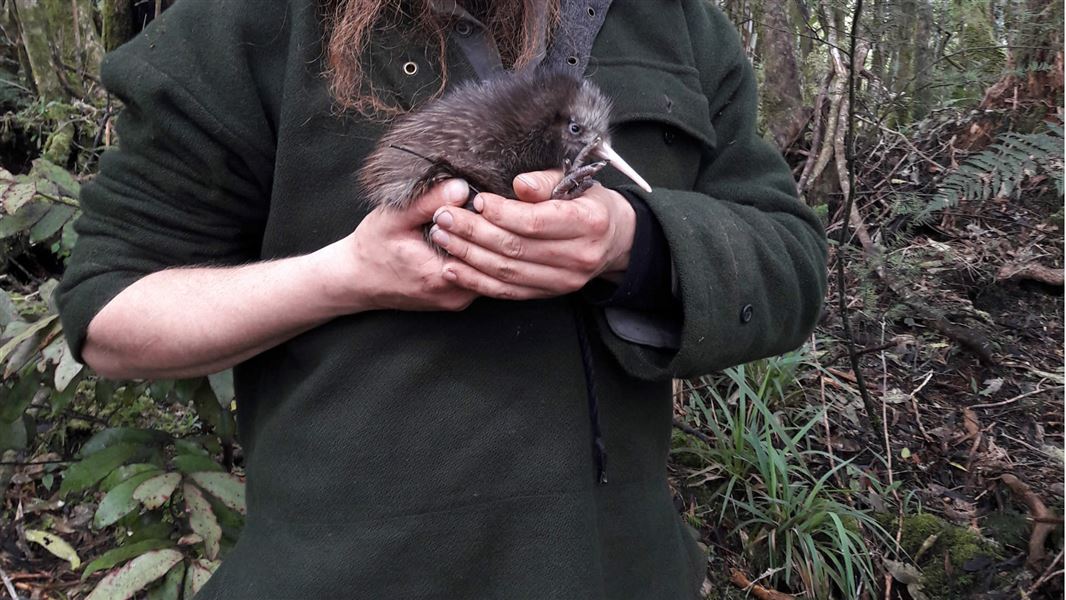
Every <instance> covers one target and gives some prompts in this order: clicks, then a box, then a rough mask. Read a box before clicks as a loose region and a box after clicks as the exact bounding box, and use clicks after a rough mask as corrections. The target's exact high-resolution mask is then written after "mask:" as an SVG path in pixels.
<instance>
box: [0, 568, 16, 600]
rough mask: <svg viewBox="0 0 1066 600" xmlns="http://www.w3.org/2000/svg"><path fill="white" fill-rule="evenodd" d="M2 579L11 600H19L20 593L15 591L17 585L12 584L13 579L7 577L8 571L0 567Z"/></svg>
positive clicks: (0, 577)
mask: <svg viewBox="0 0 1066 600" xmlns="http://www.w3.org/2000/svg"><path fill="white" fill-rule="evenodd" d="M0 579H3V580H4V587H5V588H7V593H8V594H10V595H11V600H19V595H18V592H16V591H15V584H13V583H11V578H10V577H8V576H7V571H5V570H4V568H3V567H0Z"/></svg>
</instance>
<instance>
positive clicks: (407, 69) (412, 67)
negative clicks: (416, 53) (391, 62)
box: [403, 60, 418, 75]
mask: <svg viewBox="0 0 1066 600" xmlns="http://www.w3.org/2000/svg"><path fill="white" fill-rule="evenodd" d="M403 72H404V73H405V74H407V75H414V74H415V73H417V72H418V63H416V62H414V61H410V60H409V61H407V62H405V63H403Z"/></svg>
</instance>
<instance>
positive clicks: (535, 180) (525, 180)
mask: <svg viewBox="0 0 1066 600" xmlns="http://www.w3.org/2000/svg"><path fill="white" fill-rule="evenodd" d="M562 178H563V172H562V171H561V170H560V169H552V170H550V171H533V172H530V173H522V174H520V175H519V176H518V177H515V178H514V182H512V186H513V187H514V193H515V198H516V199H518V200H521V201H523V202H544V201H546V200H551V199H552V190H554V189H555V186H557V185H559V181H561V180H562Z"/></svg>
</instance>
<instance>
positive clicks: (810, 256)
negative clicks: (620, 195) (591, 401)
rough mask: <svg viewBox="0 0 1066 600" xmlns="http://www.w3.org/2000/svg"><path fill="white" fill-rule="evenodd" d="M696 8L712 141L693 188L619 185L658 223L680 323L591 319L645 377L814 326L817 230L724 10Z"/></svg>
mask: <svg viewBox="0 0 1066 600" xmlns="http://www.w3.org/2000/svg"><path fill="white" fill-rule="evenodd" d="M701 4H707V3H701ZM700 12H701V14H699V15H696V18H694V19H692V21H690V27H691V28H692V33H691V35H692V39H693V46H694V54H695V57H696V62H697V66H698V68H699V70H700V73H701V75H700V79H701V83H702V86H703V92H704V94H705V95H706V97H707V99H708V101H709V103H710V114H711V115H712V125H713V128H714V132H713V133H714V135H715V136H716V138H717V141H718V144H717V148H715V149H714V150H713V151H710V152H705V155H704V158H703V160H702V162H701V165H700V170H699V174H698V177H697V183H696V185H695V186H694V189H692V190H671V189H661V188H655V189H654V191H653V192H651V193H646V192H644V191H643V190H641V189H639V188H637V187H635V186H621V187H619V190H620V191H624V192H626V193H629V194H633V195H635V196H638V197H639V198H641V199H642V200H644V202H645V203H646V204H647V206H648V207H649V208H650V209H651V210H652V212H653V213H654V214H655V217H656V218H657V219H658V221H659V223H660V224H661V225H662V229H663V232H664V234H665V235H666V239H667V242H668V244H669V247H670V254H671V256H672V259H673V267H674V274H675V277H676V281H677V284H678V285H677V289H676V291H675V293H676V294H677V295H678V296H679V297H680V301H681V302H680V304H681V315H680V319H674V320H671V319H667V320H666V325H665V326H666V327H675V328H676V329H677V331H674V332H669V333H670V335H667V336H665V337H667V338H671V339H672V340H673V343H671V344H668V345H669V346H672V347H666V348H663V347H653V346H650V345H646V344H638V343H633V342H630V341H627V340H626V339H623V338H622V337H620V336H619V335H618V333H617V332H616V328H612V326H611V324H610V323H609V320H610V319H607V318H604V317H601V318H600V331H601V332H602V336H603V338H604V341H605V343H606V344H607V346H608V347H609V348H610V349H611V351H612V352H613V353H614V355H615V356H616V357H617V359H618V360H619V362H620V363H621V364H622V366H623V367H624V368H626V370H627V371H629V372H630V373H631V374H633V375H634V376H637V377H640V378H644V379H666V378H670V377H693V376H698V375H702V374H706V373H709V372H713V371H717V370H720V369H723V368H726V367H729V366H733V365H737V364H741V363H744V362H748V361H752V360H755V359H758V358H763V357H767V356H772V355H775V354H780V353H782V352H786V351H788V350H791V349H794V348H796V347H798V346H800V345H801V344H802V343H803V341H804V339H805V338H806V337H807V336H808V335H809V334H810V332H811V330H812V329H813V328H814V325H815V322H816V321H817V319H818V316H819V313H820V308H821V304H822V298H823V296H824V294H825V290H826V271H825V265H826V242H825V233H824V230H823V228H822V225H821V223H820V221H819V220H818V218H817V217H816V216H815V214H814V213H813V211H811V210H810V209H809V208H808V207H807V206H806V205H804V204H803V203H802V202H800V201H799V200H798V199H797V197H796V187H795V183H794V181H793V179H792V176H791V173H790V171H789V169H788V165H787V164H786V163H785V161H784V160H783V158H782V157H781V155H780V153H779V152H778V151H777V150H776V149H775V148H773V147H772V146H771V145H769V144H768V143H767V142H765V141H764V140H763V139H761V138H760V137H759V135H758V133H757V132H756V106H757V102H758V96H757V93H756V89H755V77H754V73H753V70H752V67H751V63H750V62H749V61H748V59H747V57H746V56H745V55H744V53H743V51H742V49H741V47H740V43H739V39H738V36H737V34H736V31H735V29H734V28H733V27H732V26H731V25H730V24H729V23H728V22H727V21H726V19H725V17H724V16H723V15H722V14H721V13H720V12H719V11H717V10H716V9H713V8H710V7H709V6H707V7H703V8H702V9H701V11H700ZM712 44H713V45H712ZM723 57H725V59H724V60H723ZM660 321H661V320H660ZM660 328H661V326H660ZM662 345H663V344H659V346H662Z"/></svg>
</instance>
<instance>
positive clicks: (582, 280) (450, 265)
mask: <svg viewBox="0 0 1066 600" xmlns="http://www.w3.org/2000/svg"><path fill="white" fill-rule="evenodd" d="M561 178H562V172H561V171H559V170H552V171H539V172H534V173H524V174H522V175H519V176H518V177H517V178H515V181H514V190H515V195H516V196H517V200H519V201H517V202H516V201H515V200H511V199H507V198H504V197H502V196H497V195H494V194H487V193H483V194H479V195H478V196H477V197H476V198H475V199H474V208H475V210H476V211H477V212H476V213H475V212H470V211H467V210H462V209H456V208H454V207H453V206H451V205H449V206H442V207H440V208H439V209H437V211H436V213H435V214H434V217H433V220H434V223H435V225H434V227H433V229H432V234H431V235H432V237H433V240H434V242H435V243H436V244H437V245H439V246H440V247H442V248H443V249H445V250H446V251H447V252H448V253H449V254H450V255H452V256H453V257H455V259H456V260H455V261H446V262H445V263H444V264H443V269H444V278H445V280H447V281H450V282H453V283H454V284H456V285H457V286H460V287H462V288H463V289H467V290H470V291H472V292H476V293H477V294H479V295H484V296H491V297H494V298H503V299H511V300H524V299H532V298H548V297H553V296H559V295H563V294H568V293H571V292H574V291H577V290H579V289H581V288H582V287H584V286H585V284H587V283H588V282H589V281H590V280H592V279H594V278H596V277H604V278H606V279H612V280H616V281H617V280H618V279H620V278H621V276H622V274H624V272H625V270H626V268H627V267H628V265H629V251H630V249H631V248H632V245H633V232H634V229H635V223H636V215H635V213H634V212H633V207H632V206H630V204H629V202H627V201H626V199H625V198H623V197H622V195H621V194H619V193H618V192H616V191H614V190H610V189H607V188H604V187H603V186H601V185H599V184H598V183H597V184H594V185H593V186H592V187H591V188H589V190H588V191H586V192H585V193H584V195H582V196H579V197H577V198H575V199H573V200H552V199H551V192H552V189H553V188H554V187H555V185H556V184H557V183H558V182H559V180H560V179H561Z"/></svg>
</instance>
